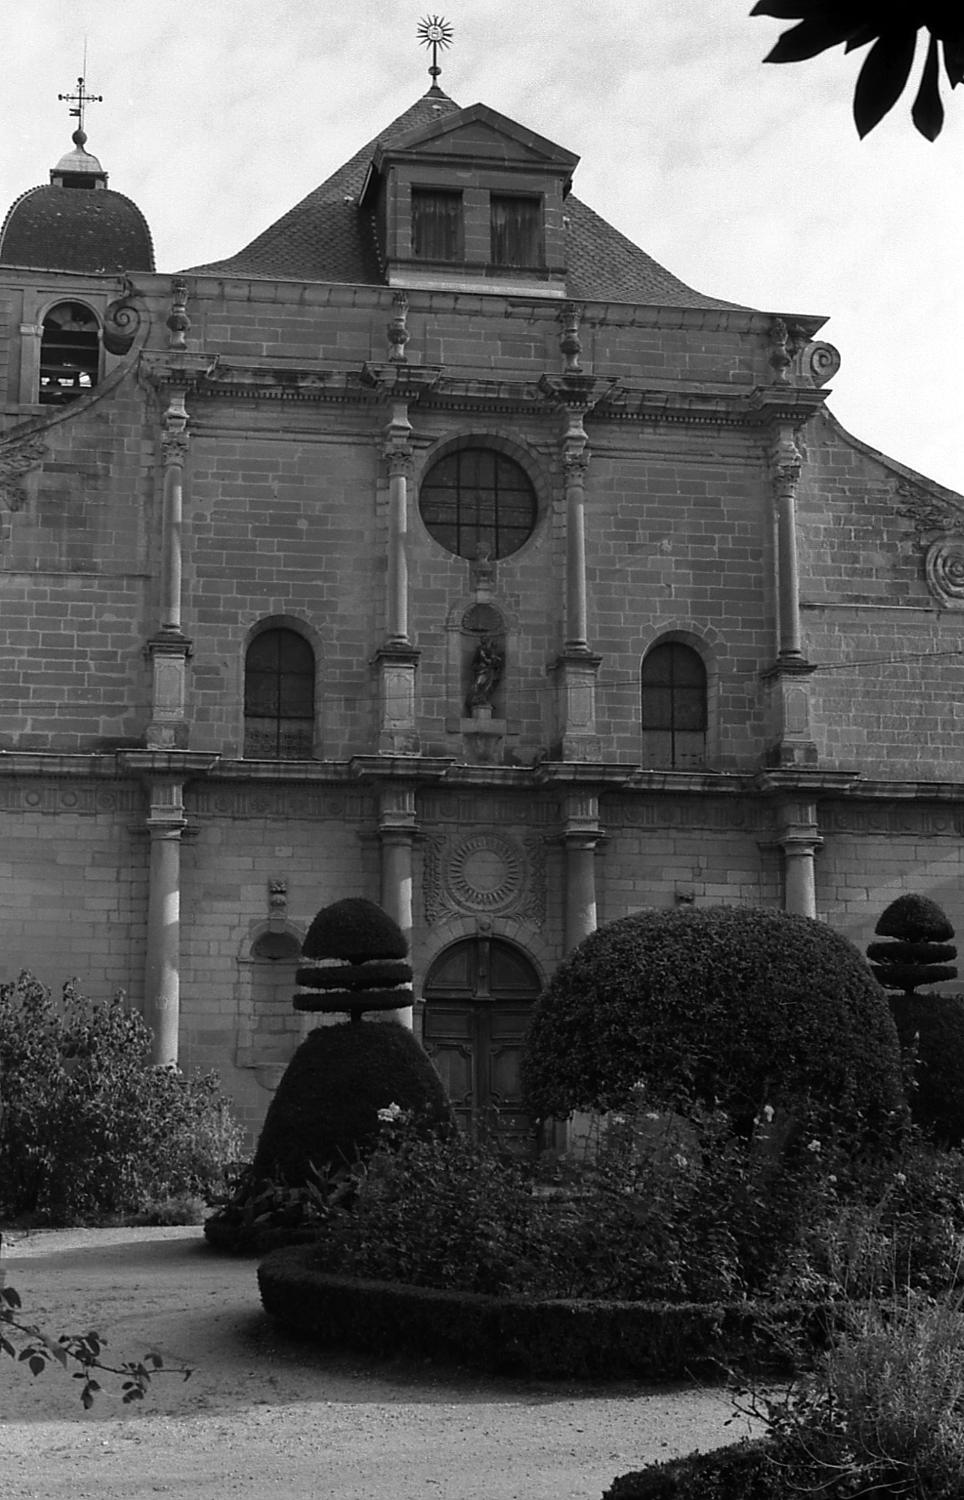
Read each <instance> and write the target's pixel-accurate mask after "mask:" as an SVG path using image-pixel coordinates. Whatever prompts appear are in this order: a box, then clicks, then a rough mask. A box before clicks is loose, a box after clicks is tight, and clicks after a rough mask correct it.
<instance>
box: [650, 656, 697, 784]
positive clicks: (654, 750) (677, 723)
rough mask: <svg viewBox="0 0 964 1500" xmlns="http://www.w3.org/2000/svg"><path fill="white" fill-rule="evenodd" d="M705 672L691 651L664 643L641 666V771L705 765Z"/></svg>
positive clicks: (684, 768) (682, 768) (691, 767)
mask: <svg viewBox="0 0 964 1500" xmlns="http://www.w3.org/2000/svg"><path fill="white" fill-rule="evenodd" d="M706 696H707V695H706V667H705V666H704V664H703V658H702V657H701V656H700V654H699V652H698V651H694V650H693V648H692V646H685V645H683V643H682V642H681V641H665V642H663V643H662V644H661V645H658V646H654V647H653V649H652V650H651V651H650V652H648V653H647V655H646V657H645V658H644V660H643V668H642V730H643V756H642V764H643V766H644V767H663V768H668V769H671V770H675V771H687V770H695V769H699V768H700V767H702V766H705V765H706V725H707V709H706Z"/></svg>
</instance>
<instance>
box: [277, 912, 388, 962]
mask: <svg viewBox="0 0 964 1500" xmlns="http://www.w3.org/2000/svg"><path fill="white" fill-rule="evenodd" d="M301 952H302V956H303V957H304V958H344V959H347V961H348V962H349V963H352V964H360V963H364V961H365V960H366V959H369V958H405V957H407V955H408V943H407V942H406V940H405V937H404V935H403V934H402V932H401V930H400V928H399V926H398V923H397V922H394V921H393V920H392V918H391V917H390V916H389V915H388V913H387V912H385V911H382V908H381V907H380V906H376V905H375V903H374V901H366V900H364V899H363V898H362V897H360V896H349V897H346V899H345V900H344V901H335V902H334V903H333V904H332V905H331V906H325V907H323V908H322V910H321V911H320V912H319V913H318V915H317V916H316V917H315V919H314V921H313V922H312V924H311V926H310V927H309V928H308V932H307V934H306V936H305V941H304V943H303V944H302V949H301Z"/></svg>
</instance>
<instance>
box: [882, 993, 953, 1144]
mask: <svg viewBox="0 0 964 1500" xmlns="http://www.w3.org/2000/svg"><path fill="white" fill-rule="evenodd" d="M890 1006H891V1010H892V1012H893V1016H894V1021H895V1022H896V1024H897V1035H898V1037H899V1039H900V1044H901V1046H902V1047H904V1048H905V1049H906V1050H907V1051H908V1052H910V1051H913V1053H914V1055H915V1067H914V1075H915V1076H914V1081H915V1083H916V1085H917V1087H916V1088H915V1089H914V1090H913V1091H912V1093H911V1096H910V1111H911V1117H912V1119H913V1120H914V1123H915V1124H917V1125H920V1127H921V1129H922V1130H925V1131H926V1132H927V1134H928V1135H931V1136H933V1137H934V1138H935V1140H937V1141H939V1142H940V1143H941V1144H942V1145H946V1146H960V1145H961V1143H962V1142H964V1000H962V999H960V997H959V996H957V995H907V994H903V995H893V996H891V1000H890Z"/></svg>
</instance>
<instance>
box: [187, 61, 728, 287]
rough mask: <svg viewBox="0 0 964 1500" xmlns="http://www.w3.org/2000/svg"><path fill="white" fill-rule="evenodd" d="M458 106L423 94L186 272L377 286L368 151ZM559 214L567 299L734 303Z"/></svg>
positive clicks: (582, 214)
mask: <svg viewBox="0 0 964 1500" xmlns="http://www.w3.org/2000/svg"><path fill="white" fill-rule="evenodd" d="M459 107H460V106H459V105H458V104H456V103H455V101H454V100H452V99H450V98H449V97H448V96H447V95H446V94H443V93H442V92H441V91H440V90H439V91H435V92H430V93H428V94H425V95H423V97H422V98H421V99H419V100H417V101H416V103H415V104H413V105H412V107H411V108H410V109H407V110H406V111H405V113H404V114H402V115H399V117H398V119H397V120H393V121H392V123H391V124H390V125H389V126H387V127H386V128H385V130H383V131H382V132H381V133H380V134H379V135H378V136H376V138H375V139H374V140H373V141H369V142H368V144H367V145H365V146H363V147H362V148H361V150H360V151H357V152H356V153H355V155H354V156H353V157H352V158H351V160H350V161H347V162H346V163H345V165H344V166H343V167H340V168H339V169H338V171H337V172H335V173H334V174H333V176H331V177H329V178H328V179H327V180H326V181H325V182H323V183H322V184H321V186H320V187H317V188H315V190H314V192H311V193H309V194H308V196H307V198H303V199H302V200H301V202H300V203H298V204H296V205H295V207H294V208H292V209H289V210H288V212H287V213H286V214H285V215H284V216H283V217H282V218H280V219H279V220H278V221H277V223H275V224H272V225H271V226H270V227H269V228H268V229H266V230H264V232H263V233H262V234H259V235H258V237H257V239H254V240H252V241H251V243H250V244H249V245H246V246H245V248H244V249H243V250H239V251H238V253H237V254H236V255H232V256H229V257H228V258H227V259H226V260H219V261H211V262H209V263H208V264H206V265H201V266H190V267H189V268H188V271H189V273H190V274H192V275H210V276H243V277H253V278H266V279H279V280H291V281H334V282H347V283H351V284H355V285H357V284H359V283H360V284H363V285H372V286H379V285H382V284H383V282H384V277H383V275H382V273H381V270H380V269H379V264H378V256H377V253H376V249H375V237H374V232H373V227H372V224H371V222H370V221H367V220H366V219H365V218H364V217H363V215H362V214H361V212H360V211H359V209H358V206H357V199H358V197H359V196H360V194H361V190H362V187H363V185H364V182H365V176H366V173H367V171H368V167H369V164H370V162H371V160H372V157H373V156H374V154H375V150H376V148H377V147H378V146H379V145H383V146H388V145H391V144H392V143H393V142H394V141H396V140H398V139H399V138H400V137H401V136H403V135H405V134H406V133H407V132H408V131H410V130H413V129H414V128H415V127H417V126H420V125H429V124H433V123H434V122H435V121H436V120H437V119H438V118H439V116H440V115H442V114H451V113H453V112H454V111H456V110H458V109H459ZM565 212H566V215H567V218H568V221H569V223H568V230H567V234H568V249H569V284H568V291H569V295H570V296H572V297H577V298H579V299H580V300H584V301H585V300H589V301H611V302H638V303H644V304H649V305H656V306H660V307H689V308H727V307H735V306H736V305H737V304H736V303H733V302H723V301H721V300H720V299H719V298H717V297H707V296H705V295H704V294H703V293H702V292H697V291H694V290H693V289H692V287H688V286H686V285H685V284H684V283H683V282H682V281H680V280H679V279H678V278H677V277H676V276H673V275H672V273H671V272H669V271H667V270H665V269H664V268H663V267H662V266H660V265H658V264H657V262H656V261H654V260H653V259H652V257H651V256H649V255H647V254H646V252H645V251H644V250H640V249H639V248H638V246H636V245H634V244H633V243H632V242H631V241H630V240H628V239H626V237H625V235H622V234H620V233H619V231H618V230H617V229H614V228H613V227H612V225H611V224H607V223H606V221H605V219H601V218H600V217H599V215H598V214H596V213H593V211H592V209H591V208H587V207H586V205H585V204H584V203H580V202H579V200H578V199H577V198H574V197H572V196H570V197H569V198H567V199H566V209H565Z"/></svg>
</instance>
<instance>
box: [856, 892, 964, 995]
mask: <svg viewBox="0 0 964 1500" xmlns="http://www.w3.org/2000/svg"><path fill="white" fill-rule="evenodd" d="M874 931H875V932H876V933H878V934H879V935H880V936H881V937H883V938H886V939H888V941H887V942H883V943H871V944H870V945H869V946H868V948H867V957H868V958H869V959H870V967H871V970H872V972H873V975H874V978H875V979H876V980H877V981H878V982H879V983H880V984H882V985H883V986H884V989H885V990H899V991H901V992H902V993H903V994H905V995H912V994H913V993H914V991H915V990H918V989H920V987H921V985H924V984H940V983H941V982H942V981H943V980H945V979H956V978H957V968H956V967H955V965H953V964H952V963H950V960H951V959H952V958H956V957H957V949H956V948H955V947H954V945H953V943H951V942H950V939H951V938H952V937H953V936H954V929H953V927H952V926H951V924H950V922H949V921H948V919H947V916H946V914H945V913H944V912H943V911H942V910H941V908H940V907H939V906H938V905H937V902H936V901H931V900H930V898H929V897H927V896H914V895H907V896H898V897H897V900H896V901H892V902H891V903H890V905H889V906H888V907H887V910H886V911H885V912H884V913H883V915H882V916H881V918H880V920H879V922H878V923H877V926H876V927H875V928H874Z"/></svg>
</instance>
